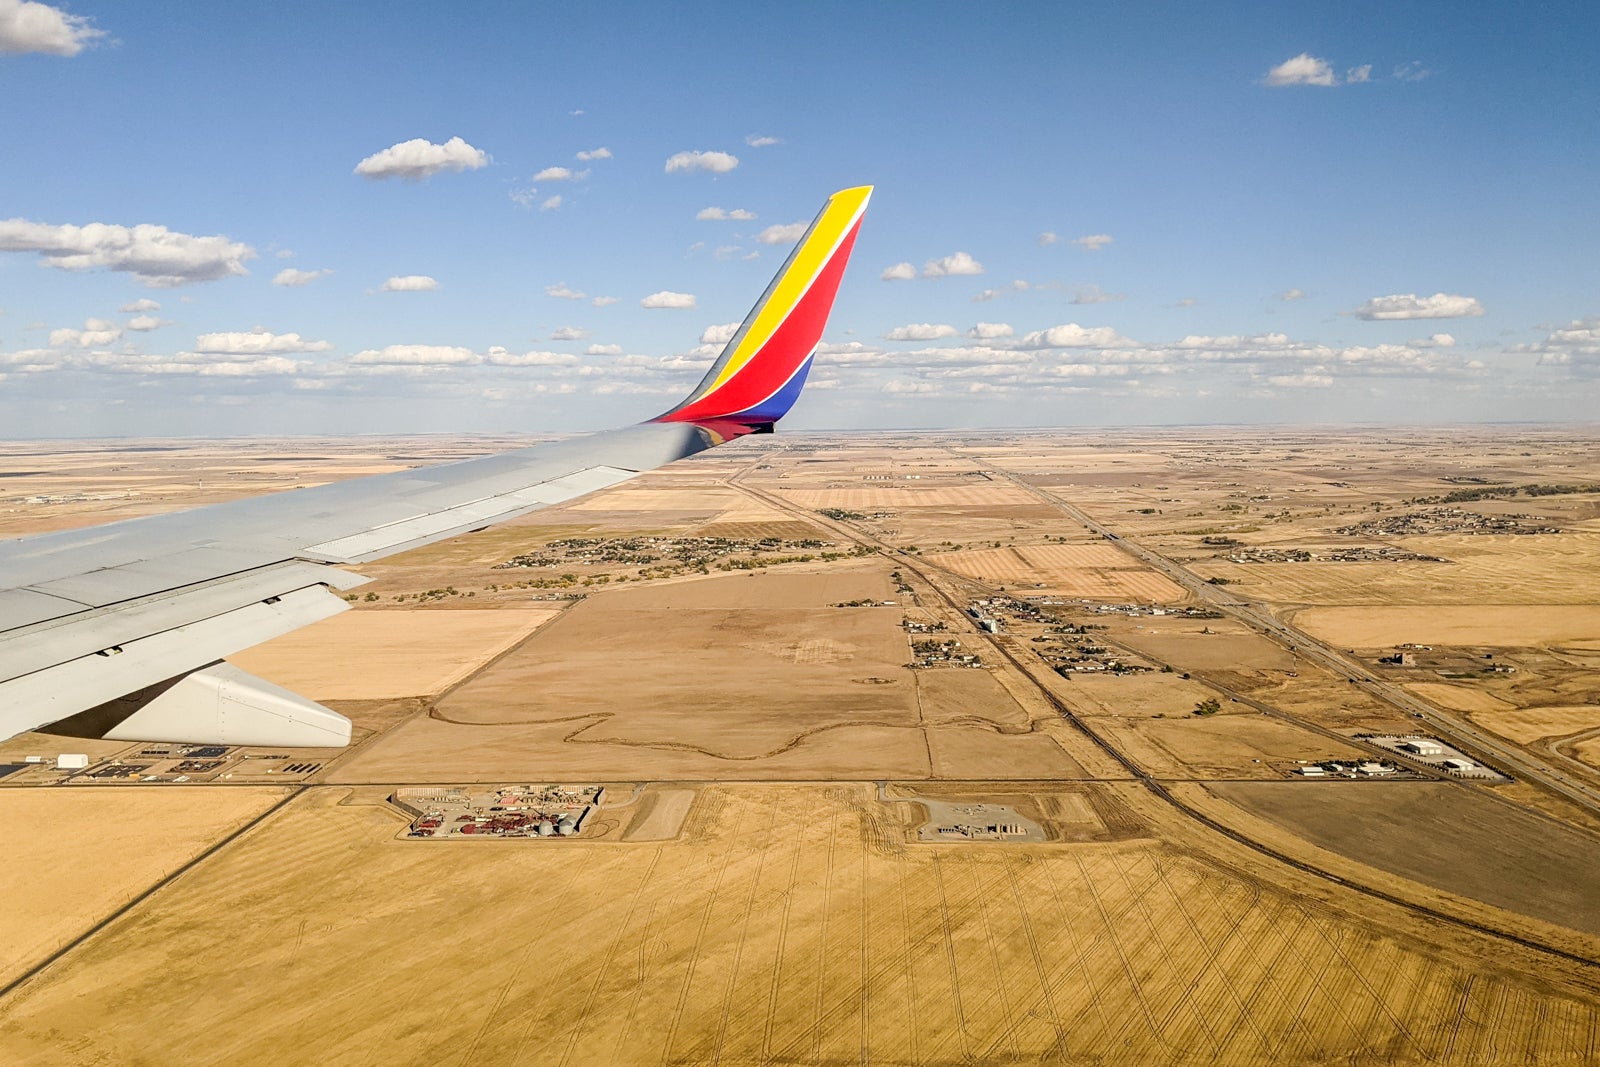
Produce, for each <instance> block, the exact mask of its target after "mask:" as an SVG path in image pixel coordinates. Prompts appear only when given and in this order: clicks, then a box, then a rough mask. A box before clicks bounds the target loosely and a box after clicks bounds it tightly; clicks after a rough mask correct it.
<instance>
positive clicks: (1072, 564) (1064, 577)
mask: <svg viewBox="0 0 1600 1067" xmlns="http://www.w3.org/2000/svg"><path fill="white" fill-rule="evenodd" d="M929 559H930V560H931V561H932V562H934V563H936V564H938V565H939V566H941V567H944V568H946V569H948V570H951V571H954V572H956V573H957V574H964V575H967V576H968V577H971V578H977V579H979V580H981V581H986V582H992V583H998V584H1002V585H1026V586H1028V587H1030V588H1032V587H1037V588H1040V589H1043V590H1045V591H1048V592H1053V593H1058V594H1060V595H1062V596H1073V597H1088V598H1091V599H1097V600H1134V601H1144V602H1153V603H1172V602H1174V601H1179V600H1182V599H1184V596H1185V594H1184V592H1183V590H1182V589H1180V588H1179V587H1178V586H1177V585H1176V584H1174V583H1173V582H1172V581H1171V580H1170V579H1168V578H1166V577H1165V576H1163V575H1161V574H1157V573H1156V572H1155V571H1152V570H1150V569H1149V568H1147V567H1143V566H1141V565H1140V564H1139V563H1138V561H1136V560H1135V559H1134V558H1133V557H1132V556H1129V555H1128V554H1127V553H1125V552H1121V551H1119V550H1117V549H1116V548H1113V547H1112V546H1110V545H1103V544H1083V545H1016V546H1014V547H1011V548H983V549H976V550H973V551H963V552H943V553H940V554H938V555H935V556H930V557H929Z"/></svg>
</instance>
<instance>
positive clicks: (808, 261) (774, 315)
mask: <svg viewBox="0 0 1600 1067" xmlns="http://www.w3.org/2000/svg"><path fill="white" fill-rule="evenodd" d="M871 196H872V186H870V185H859V186H857V187H855V188H854V189H841V190H839V191H838V192H837V193H834V194H833V195H832V196H830V197H828V202H827V204H825V205H824V206H823V208H822V213H821V214H820V215H818V216H817V221H816V222H814V223H812V226H811V234H810V236H809V237H807V238H806V242H805V244H804V246H802V247H801V248H800V249H799V250H798V251H797V252H796V253H795V256H794V259H793V261H792V262H791V263H790V264H789V269H788V270H787V271H785V272H784V274H783V277H782V278H781V279H779V281H778V284H777V286H776V287H775V288H774V289H773V290H772V296H771V297H769V298H768V299H767V302H766V303H765V304H764V305H762V307H761V310H760V312H759V313H757V315H756V319H755V321H754V322H752V323H751V324H750V329H749V330H747V331H746V332H745V335H744V338H743V340H741V341H740V343H739V348H738V350H737V351H735V352H734V353H733V355H732V356H730V357H729V359H728V362H727V364H726V365H725V366H724V367H723V368H722V373H721V374H719V375H717V379H716V381H714V382H712V383H711V386H710V388H708V389H704V390H701V391H700V393H699V394H698V396H708V395H710V394H711V393H714V392H716V391H717V390H718V389H720V388H722V386H723V385H724V384H725V383H726V382H727V381H728V379H729V378H732V377H733V376H734V375H735V374H738V373H739V371H740V370H741V369H743V367H744V365H745V364H746V363H748V362H750V360H751V358H752V357H753V356H754V355H755V354H756V353H757V352H759V351H761V349H762V346H764V345H765V344H766V343H767V341H768V340H770V339H771V337H772V335H773V334H774V333H775V332H777V329H778V327H779V326H781V325H783V320H784V319H787V318H788V317H789V313H790V312H792V311H793V310H794V308H795V305H796V304H798V303H800V298H801V297H803V296H804V295H805V294H806V290H808V289H810V288H811V283H812V282H814V281H816V278H817V275H818V274H820V273H822V268H823V267H824V266H826V265H827V263H828V260H829V259H831V258H832V256H833V251H834V249H836V248H838V247H839V242H840V241H842V240H843V239H844V235H845V234H847V233H849V232H850V227H851V226H853V225H854V224H855V222H856V220H857V219H859V218H860V217H861V213H862V212H863V211H865V210H866V207H867V200H868V198H869V197H871Z"/></svg>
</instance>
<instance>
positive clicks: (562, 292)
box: [544, 282, 588, 300]
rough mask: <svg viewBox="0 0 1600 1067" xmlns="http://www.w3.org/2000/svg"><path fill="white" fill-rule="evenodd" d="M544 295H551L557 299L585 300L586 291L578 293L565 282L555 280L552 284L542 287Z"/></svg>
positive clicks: (586, 297)
mask: <svg viewBox="0 0 1600 1067" xmlns="http://www.w3.org/2000/svg"><path fill="white" fill-rule="evenodd" d="M544 295H545V296H553V297H555V298H556V299H557V300H587V299H588V294H587V293H580V292H579V291H578V290H576V289H569V288H567V283H566V282H556V283H555V284H554V285H547V286H545V287H544Z"/></svg>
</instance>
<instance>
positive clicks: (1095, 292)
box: [1067, 285, 1127, 304]
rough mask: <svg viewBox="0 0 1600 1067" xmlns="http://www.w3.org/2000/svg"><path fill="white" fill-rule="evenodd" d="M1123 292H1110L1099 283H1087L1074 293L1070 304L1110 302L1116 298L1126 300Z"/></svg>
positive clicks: (1069, 301)
mask: <svg viewBox="0 0 1600 1067" xmlns="http://www.w3.org/2000/svg"><path fill="white" fill-rule="evenodd" d="M1126 299H1127V296H1126V295H1125V294H1123V293H1108V292H1106V291H1105V290H1104V289H1101V288H1100V287H1099V286H1098V285H1085V286H1083V287H1082V288H1080V289H1079V290H1078V291H1077V292H1075V293H1074V294H1073V295H1072V299H1070V300H1068V301H1067V303H1069V304H1109V303H1112V302H1113V301H1116V300H1126Z"/></svg>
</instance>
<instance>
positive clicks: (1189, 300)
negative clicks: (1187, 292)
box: [1175, 296, 1199, 308]
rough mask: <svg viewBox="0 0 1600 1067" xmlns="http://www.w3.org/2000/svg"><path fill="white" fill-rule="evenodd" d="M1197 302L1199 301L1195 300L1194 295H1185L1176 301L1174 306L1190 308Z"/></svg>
mask: <svg viewBox="0 0 1600 1067" xmlns="http://www.w3.org/2000/svg"><path fill="white" fill-rule="evenodd" d="M1198 303H1199V301H1198V300H1196V299H1195V298H1194V297H1192V296H1186V297H1184V298H1183V299H1182V300H1180V301H1178V303H1177V304H1176V305H1175V306H1177V307H1181V308H1192V307H1194V306H1195V305H1196V304H1198Z"/></svg>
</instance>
